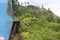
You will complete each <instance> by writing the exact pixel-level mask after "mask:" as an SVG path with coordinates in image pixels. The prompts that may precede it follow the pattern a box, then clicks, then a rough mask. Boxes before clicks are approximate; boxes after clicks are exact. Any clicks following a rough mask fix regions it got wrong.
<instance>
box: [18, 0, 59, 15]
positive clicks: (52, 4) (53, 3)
mask: <svg viewBox="0 0 60 40" xmlns="http://www.w3.org/2000/svg"><path fill="white" fill-rule="evenodd" d="M18 1H19V2H20V3H21V2H22V3H24V2H25V1H26V2H29V3H30V4H31V5H36V6H40V7H41V6H42V4H43V6H44V7H45V8H46V9H47V8H50V9H51V10H52V11H53V12H54V13H55V14H56V15H58V16H60V0H18Z"/></svg>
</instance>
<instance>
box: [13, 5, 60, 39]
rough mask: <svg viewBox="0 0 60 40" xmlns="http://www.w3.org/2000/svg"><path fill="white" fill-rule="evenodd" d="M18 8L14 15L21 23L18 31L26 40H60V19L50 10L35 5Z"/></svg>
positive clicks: (19, 6)
mask: <svg viewBox="0 0 60 40" xmlns="http://www.w3.org/2000/svg"><path fill="white" fill-rule="evenodd" d="M16 7H18V8H17V9H16ZM16 7H15V6H14V13H15V16H16V18H17V21H20V25H19V27H18V31H19V33H21V34H22V36H23V38H24V40H60V18H59V17H58V16H56V15H54V13H53V12H52V11H51V10H50V9H49V8H48V10H47V9H45V8H44V7H42V8H40V7H37V6H33V5H28V6H22V5H17V6H16Z"/></svg>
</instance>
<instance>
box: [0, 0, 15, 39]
mask: <svg viewBox="0 0 60 40" xmlns="http://www.w3.org/2000/svg"><path fill="white" fill-rule="evenodd" d="M14 21H15V19H14V15H13V12H12V0H0V40H9V35H10V32H11V28H12V24H13V22H14Z"/></svg>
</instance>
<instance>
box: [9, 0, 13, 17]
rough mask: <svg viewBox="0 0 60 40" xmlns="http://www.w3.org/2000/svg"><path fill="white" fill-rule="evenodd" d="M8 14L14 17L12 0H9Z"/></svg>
mask: <svg viewBox="0 0 60 40" xmlns="http://www.w3.org/2000/svg"><path fill="white" fill-rule="evenodd" d="M8 15H9V16H11V17H12V18H13V13H12V0H8Z"/></svg>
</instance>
